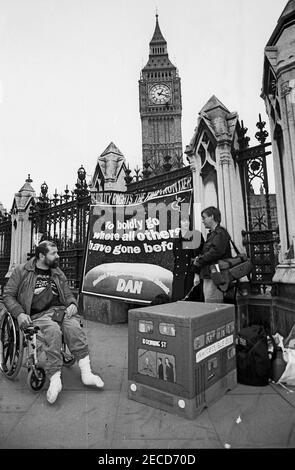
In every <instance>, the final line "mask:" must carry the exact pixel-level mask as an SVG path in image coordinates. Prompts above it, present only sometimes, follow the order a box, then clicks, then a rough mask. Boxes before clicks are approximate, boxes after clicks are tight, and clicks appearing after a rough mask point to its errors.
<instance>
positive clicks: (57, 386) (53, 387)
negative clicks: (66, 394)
mask: <svg viewBox="0 0 295 470" xmlns="http://www.w3.org/2000/svg"><path fill="white" fill-rule="evenodd" d="M61 389H62V384H61V378H60V370H58V371H57V372H55V374H53V375H52V377H50V384H49V388H48V390H47V394H46V397H47V401H48V402H49V403H50V404H51V405H52V404H53V403H54V402H55V401H56V399H57V397H58V394H59V393H60V392H61Z"/></svg>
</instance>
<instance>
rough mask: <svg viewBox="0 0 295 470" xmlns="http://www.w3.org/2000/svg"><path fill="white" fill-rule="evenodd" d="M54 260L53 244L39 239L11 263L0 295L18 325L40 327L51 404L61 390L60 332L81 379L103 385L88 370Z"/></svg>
mask: <svg viewBox="0 0 295 470" xmlns="http://www.w3.org/2000/svg"><path fill="white" fill-rule="evenodd" d="M58 264H59V255H58V251H57V246H56V244H55V243H53V242H51V241H48V240H46V241H43V242H41V243H40V244H39V245H38V246H37V247H36V250H35V257H34V258H32V259H31V260H30V261H28V262H27V263H24V264H20V265H18V266H16V267H15V269H14V270H13V272H12V274H11V276H10V279H9V281H8V282H7V284H6V286H5V288H4V295H3V299H4V304H5V307H6V308H7V310H8V311H9V312H10V313H11V315H12V316H13V317H15V318H16V319H17V322H18V324H19V327H20V329H22V330H25V329H26V328H27V327H28V326H29V325H32V324H33V325H34V326H38V327H39V328H40V331H41V333H42V335H43V337H44V351H45V353H46V359H47V360H46V372H47V375H48V377H49V380H50V385H49V388H48V390H47V395H46V396H47V400H48V402H49V403H51V404H53V403H54V402H55V401H56V399H57V397H58V395H59V393H60V392H61V390H62V382H61V368H62V364H63V359H62V352H61V349H62V335H63V336H64V340H65V343H66V345H67V346H68V348H69V350H70V351H71V353H72V354H73V355H74V357H75V358H76V360H77V362H78V365H79V367H80V370H81V378H82V382H83V383H84V384H85V385H94V386H96V387H97V388H103V386H104V383H103V381H102V379H101V378H100V377H99V375H94V374H93V373H92V372H91V368H90V359H89V349H88V344H87V339H86V335H85V332H84V331H83V329H82V328H81V325H80V321H79V316H78V308H77V302H76V299H75V297H74V295H73V293H72V291H71V289H70V288H69V286H68V283H67V279H66V276H65V275H64V273H63V272H62V271H61V269H60V268H59V267H58Z"/></svg>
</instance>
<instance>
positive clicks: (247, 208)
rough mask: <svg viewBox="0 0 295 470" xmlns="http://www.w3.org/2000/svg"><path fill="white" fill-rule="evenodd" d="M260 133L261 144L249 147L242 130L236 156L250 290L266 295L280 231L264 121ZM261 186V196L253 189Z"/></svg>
mask: <svg viewBox="0 0 295 470" xmlns="http://www.w3.org/2000/svg"><path fill="white" fill-rule="evenodd" d="M256 126H257V127H258V129H259V131H258V132H257V133H256V134H255V138H256V139H257V140H258V141H259V145H256V146H253V147H249V140H250V138H249V137H247V136H246V133H247V130H248V129H247V128H245V127H244V124H243V121H242V127H241V128H240V130H239V144H240V149H239V151H238V152H237V154H236V157H237V161H238V163H239V167H240V175H241V181H242V188H243V200H244V212H245V214H246V230H245V231H243V233H242V235H243V243H244V245H245V247H246V250H247V254H248V256H249V257H250V258H251V261H252V263H253V272H252V282H251V290H252V292H253V293H258V294H259V293H261V294H264V293H265V292H266V290H267V289H268V288H270V287H271V285H272V277H273V276H274V274H275V268H276V265H277V264H278V243H279V232H278V225H277V217H276V200H275V195H274V194H269V185H268V176H267V160H266V157H267V155H270V154H271V151H270V150H269V147H270V146H271V142H266V139H267V137H268V132H267V131H266V130H265V129H264V127H265V122H262V121H261V115H259V122H258V123H257V124H256ZM257 183H258V184H259V183H260V189H259V194H255V192H254V187H255V185H256V186H257Z"/></svg>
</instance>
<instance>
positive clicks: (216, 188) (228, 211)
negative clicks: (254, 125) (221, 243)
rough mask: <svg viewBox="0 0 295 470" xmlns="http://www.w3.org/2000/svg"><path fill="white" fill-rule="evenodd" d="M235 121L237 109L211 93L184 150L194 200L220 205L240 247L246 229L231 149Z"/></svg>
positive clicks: (202, 204)
mask: <svg viewBox="0 0 295 470" xmlns="http://www.w3.org/2000/svg"><path fill="white" fill-rule="evenodd" d="M237 123H238V116H237V113H230V112H229V111H228V110H227V109H226V108H225V106H224V105H223V104H222V103H221V102H220V101H219V100H218V99H217V98H216V97H215V96H212V98H211V99H210V100H209V101H208V103H207V104H206V105H205V106H204V107H203V109H202V110H201V112H200V117H199V120H198V125H197V127H196V129H195V132H194V135H193V138H192V139H191V142H190V144H189V145H188V146H187V147H186V151H185V153H186V154H187V156H188V160H189V162H190V164H191V166H192V170H193V185H194V202H195V203H199V208H200V207H201V208H202V209H204V208H205V207H208V206H211V205H213V206H217V207H219V209H220V211H221V217H222V221H221V225H223V226H224V227H226V228H227V230H228V232H229V233H230V235H231V237H232V239H233V240H234V241H235V244H236V245H237V246H238V248H239V249H240V250H241V251H243V247H242V235H241V232H242V230H243V229H245V214H244V206H243V197H242V187H241V181H240V174H239V167H238V164H237V162H236V161H235V156H234V155H233V152H232V149H233V148H238V143H237V134H236V127H237ZM195 220H196V221H197V222H196V225H197V228H199V227H200V226H201V224H200V214H195ZM204 235H205V232H204Z"/></svg>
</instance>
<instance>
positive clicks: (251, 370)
mask: <svg viewBox="0 0 295 470" xmlns="http://www.w3.org/2000/svg"><path fill="white" fill-rule="evenodd" d="M268 341H272V343H273V345H274V342H273V339H272V337H271V335H269V336H268V334H267V332H266V330H265V328H264V327H263V326H262V325H252V326H248V327H246V328H242V329H241V330H240V331H239V332H238V334H237V336H236V359H237V380H238V382H239V383H241V384H244V385H254V386H264V385H268V383H269V380H270V379H271V377H272V359H273V354H274V352H270V350H269V347H268ZM272 351H274V349H272Z"/></svg>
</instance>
